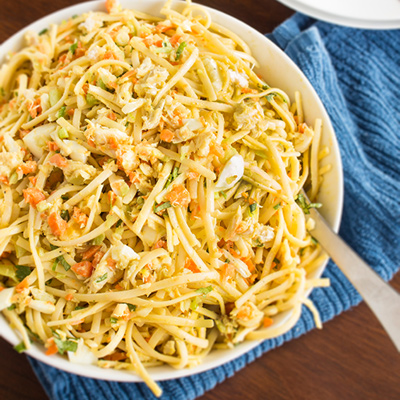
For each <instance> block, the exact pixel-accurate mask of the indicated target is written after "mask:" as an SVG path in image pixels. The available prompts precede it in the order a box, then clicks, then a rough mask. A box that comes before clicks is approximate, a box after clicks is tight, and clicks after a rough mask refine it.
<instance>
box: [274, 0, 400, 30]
mask: <svg viewBox="0 0 400 400" xmlns="http://www.w3.org/2000/svg"><path fill="white" fill-rule="evenodd" d="M278 1H280V2H281V3H283V4H285V5H286V6H288V7H290V8H293V9H294V10H297V11H300V12H302V13H303V14H307V15H310V16H312V17H314V18H318V19H322V20H324V21H328V22H333V23H335V24H339V25H345V26H352V27H354V28H365V29H396V28H400V1H399V0H278Z"/></svg>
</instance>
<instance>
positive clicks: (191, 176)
mask: <svg viewBox="0 0 400 400" xmlns="http://www.w3.org/2000/svg"><path fill="white" fill-rule="evenodd" d="M199 176H200V174H199V173H198V172H194V171H190V172H188V173H187V177H188V179H199Z"/></svg>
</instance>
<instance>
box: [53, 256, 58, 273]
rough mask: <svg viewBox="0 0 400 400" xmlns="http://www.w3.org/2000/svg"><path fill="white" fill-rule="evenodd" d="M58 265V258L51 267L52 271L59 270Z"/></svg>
mask: <svg viewBox="0 0 400 400" xmlns="http://www.w3.org/2000/svg"><path fill="white" fill-rule="evenodd" d="M57 265H58V261H57V258H56V259H55V260H54V262H53V265H52V266H51V270H52V271H55V270H56V268H57Z"/></svg>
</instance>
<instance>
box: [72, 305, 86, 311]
mask: <svg viewBox="0 0 400 400" xmlns="http://www.w3.org/2000/svg"><path fill="white" fill-rule="evenodd" d="M85 308H87V306H76V307H75V310H74V311H79V310H84V309H85Z"/></svg>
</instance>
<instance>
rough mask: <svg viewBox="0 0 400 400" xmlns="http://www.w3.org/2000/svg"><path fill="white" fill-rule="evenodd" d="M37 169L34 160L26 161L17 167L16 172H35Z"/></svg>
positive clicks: (25, 173) (26, 173)
mask: <svg viewBox="0 0 400 400" xmlns="http://www.w3.org/2000/svg"><path fill="white" fill-rule="evenodd" d="M36 169H37V164H36V161H27V162H26V163H23V164H21V165H20V166H19V167H18V168H17V172H21V173H22V174H23V175H28V174H30V173H32V172H35V171H36Z"/></svg>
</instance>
